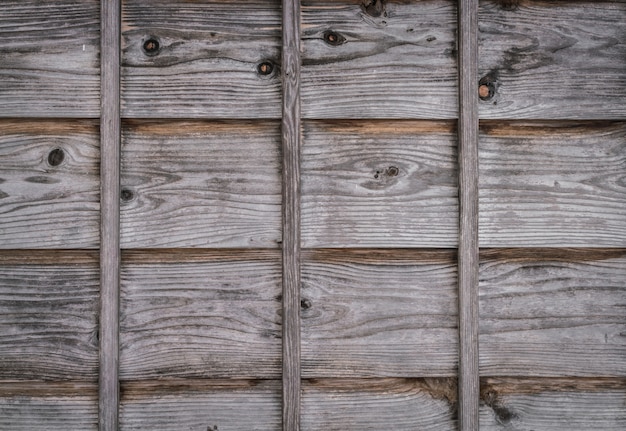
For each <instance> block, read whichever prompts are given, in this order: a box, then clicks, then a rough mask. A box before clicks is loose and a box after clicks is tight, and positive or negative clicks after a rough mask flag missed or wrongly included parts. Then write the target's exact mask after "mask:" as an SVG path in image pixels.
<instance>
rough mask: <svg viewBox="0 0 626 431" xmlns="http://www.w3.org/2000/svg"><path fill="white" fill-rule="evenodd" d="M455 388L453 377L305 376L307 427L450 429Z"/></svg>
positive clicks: (406, 430)
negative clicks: (321, 377)
mask: <svg viewBox="0 0 626 431" xmlns="http://www.w3.org/2000/svg"><path fill="white" fill-rule="evenodd" d="M455 392H456V385H455V384H454V382H450V381H448V379H431V380H429V379H426V380H410V379H367V380H354V379H350V380H342V379H329V380H326V379H325V380H321V381H317V380H314V381H305V382H304V384H303V392H302V430H307V431H308V430H310V431H316V430H322V429H323V430H332V431H340V430H341V431H361V430H383V429H384V430H397V431H409V430H411V431H413V430H428V431H434V430H440V431H444V430H445V431H450V430H453V429H456V420H455V418H454V416H455V403H456V393H455Z"/></svg>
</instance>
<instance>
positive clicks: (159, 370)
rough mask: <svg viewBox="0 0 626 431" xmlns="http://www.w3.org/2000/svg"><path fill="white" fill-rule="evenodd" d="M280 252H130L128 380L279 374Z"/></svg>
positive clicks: (125, 313)
mask: <svg viewBox="0 0 626 431" xmlns="http://www.w3.org/2000/svg"><path fill="white" fill-rule="evenodd" d="M280 274H281V266H280V254H279V253H278V252H277V251H261V250H259V251H228V250H217V251H212V250H203V251H198V252H187V251H176V250H164V251H161V252H155V251H150V252H148V251H142V252H139V251H138V252H132V253H130V252H129V253H125V254H124V257H123V259H122V273H121V284H122V294H121V312H120V326H121V335H120V337H121V338H120V339H121V341H120V349H121V352H120V378H121V379H122V380H139V379H157V378H166V377H167V378H172V377H185V378H202V377H210V378H215V377H229V378H234V377H237V378H243V377H255V378H279V377H280V375H281V371H280V370H281V342H280V339H281V325H280V321H281V319H280V311H279V310H280V299H279V295H280V283H281V275H280Z"/></svg>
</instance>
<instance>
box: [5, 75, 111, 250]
mask: <svg viewBox="0 0 626 431" xmlns="http://www.w3.org/2000/svg"><path fill="white" fill-rule="evenodd" d="M1 85H2V84H0V86H1ZM0 105H1V103H0ZM0 109H1V108H0ZM99 157H100V150H99V139H98V125H97V123H96V122H91V121H50V120H43V121H27V120H0V248H13V249H15V248H94V247H97V246H98V243H99V240H98V236H99V222H100V214H99V210H100V203H99V201H100V196H99V195H100V193H99V182H98V175H99Z"/></svg>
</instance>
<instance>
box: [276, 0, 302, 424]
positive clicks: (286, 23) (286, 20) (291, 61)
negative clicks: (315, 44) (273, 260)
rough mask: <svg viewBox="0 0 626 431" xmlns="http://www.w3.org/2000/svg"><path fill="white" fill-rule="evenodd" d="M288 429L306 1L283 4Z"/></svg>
mask: <svg viewBox="0 0 626 431" xmlns="http://www.w3.org/2000/svg"><path fill="white" fill-rule="evenodd" d="M282 14H283V16H282V26H283V37H282V40H283V46H282V58H281V72H282V75H281V78H282V83H283V99H282V102H283V106H282V122H281V133H282V153H283V166H282V167H283V172H282V230H283V242H282V260H283V271H282V278H283V286H282V287H283V288H282V324H283V328H282V337H283V339H282V341H283V344H282V347H283V355H282V365H283V367H282V376H283V405H282V413H283V430H284V431H299V430H300V396H301V388H300V387H301V385H300V374H301V359H300V354H301V347H300V277H301V274H300V246H301V239H300V236H301V215H300V200H301V197H300V196H301V187H300V164H301V162H300V153H301V146H302V145H301V144H302V142H301V135H302V130H301V129H302V125H301V120H300V70H301V62H302V60H301V58H300V37H301V34H300V20H301V17H300V0H283V1H282Z"/></svg>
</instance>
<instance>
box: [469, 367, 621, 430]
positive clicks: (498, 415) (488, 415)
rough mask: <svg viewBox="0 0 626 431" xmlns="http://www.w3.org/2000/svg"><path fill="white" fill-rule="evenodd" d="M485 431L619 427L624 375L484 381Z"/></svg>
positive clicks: (482, 419)
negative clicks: (619, 377)
mask: <svg viewBox="0 0 626 431" xmlns="http://www.w3.org/2000/svg"><path fill="white" fill-rule="evenodd" d="M481 383H482V385H481V392H482V397H483V404H482V405H481V409H480V429H481V430H483V429H484V430H489V431H492V430H513V429H514V430H554V431H587V430H599V431H621V430H623V429H625V428H626V414H624V398H625V397H626V380H624V379H608V380H607V379H602V380H601V379H576V380H575V379H571V378H567V379H541V380H531V379H524V380H514V379H485V380H483V381H481Z"/></svg>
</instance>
